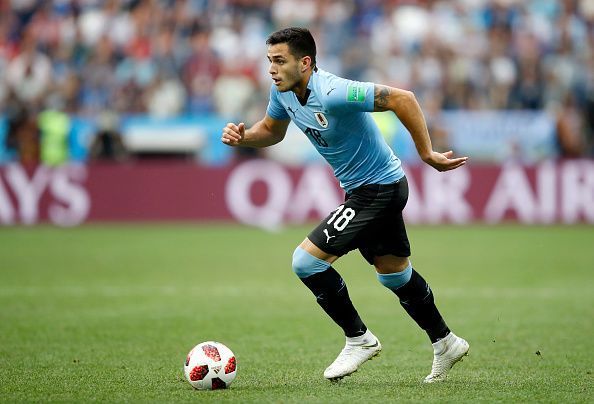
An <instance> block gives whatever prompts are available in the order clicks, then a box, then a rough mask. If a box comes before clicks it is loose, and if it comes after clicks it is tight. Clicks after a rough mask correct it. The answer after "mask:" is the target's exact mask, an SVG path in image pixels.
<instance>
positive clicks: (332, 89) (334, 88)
mask: <svg viewBox="0 0 594 404" xmlns="http://www.w3.org/2000/svg"><path fill="white" fill-rule="evenodd" d="M334 90H336V87H332V88H331V89H330V90H328V92H327V93H326V95H330V93H331V92H332V91H334Z"/></svg>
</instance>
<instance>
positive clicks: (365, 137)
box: [266, 69, 404, 192]
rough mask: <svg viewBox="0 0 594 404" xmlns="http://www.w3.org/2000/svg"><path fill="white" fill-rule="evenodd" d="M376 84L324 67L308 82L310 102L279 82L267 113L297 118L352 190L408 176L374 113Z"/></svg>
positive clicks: (295, 121) (308, 135) (272, 115)
mask: <svg viewBox="0 0 594 404" xmlns="http://www.w3.org/2000/svg"><path fill="white" fill-rule="evenodd" d="M373 104H374V84H373V83H363V82H358V81H351V80H346V79H343V78H341V77H338V76H335V75H333V74H331V73H328V72H325V71H323V70H321V69H317V71H315V72H313V73H312V75H311V77H310V79H309V83H307V97H306V100H305V104H304V105H303V104H301V102H300V101H299V99H298V98H297V95H296V94H295V93H294V92H293V91H286V92H282V93H281V92H279V91H278V90H277V89H276V86H275V85H274V84H273V85H272V88H271V90H270V101H269V103H268V109H267V111H266V113H267V114H268V115H269V116H270V117H271V118H273V119H277V120H285V119H292V120H293V122H294V123H295V124H296V125H297V126H298V127H299V129H301V130H302V131H303V133H305V134H306V135H307V137H308V139H309V140H310V142H311V143H312V144H313V145H314V147H315V148H316V149H317V150H318V152H319V153H320V154H321V155H322V156H323V157H324V158H325V159H326V161H327V162H328V163H329V164H330V166H332V169H333V170H334V175H335V176H336V178H338V180H339V181H340V186H341V187H342V188H343V189H344V190H345V191H347V192H349V191H351V190H353V189H354V188H357V187H359V186H361V185H367V184H390V183H393V182H395V181H397V180H399V179H400V178H402V177H403V176H404V172H403V171H402V167H401V164H400V160H399V159H398V158H397V157H396V156H395V155H394V153H393V152H392V149H390V147H389V146H388V145H387V143H386V142H385V141H384V139H383V137H382V135H381V133H380V131H379V128H378V127H377V125H376V124H375V122H374V120H373V118H372V117H371V114H370V113H369V112H372V111H373Z"/></svg>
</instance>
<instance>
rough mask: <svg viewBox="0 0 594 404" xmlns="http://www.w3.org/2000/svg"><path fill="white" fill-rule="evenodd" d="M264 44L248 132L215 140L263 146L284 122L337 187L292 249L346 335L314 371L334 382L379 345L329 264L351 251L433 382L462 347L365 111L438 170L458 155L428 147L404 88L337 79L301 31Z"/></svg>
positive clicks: (279, 136)
mask: <svg viewBox="0 0 594 404" xmlns="http://www.w3.org/2000/svg"><path fill="white" fill-rule="evenodd" d="M266 44H267V45H268V60H269V62H270V68H269V73H270V75H271V77H272V81H273V84H272V85H271V90H270V101H269V104H268V109H267V111H266V115H265V116H264V118H263V119H262V120H261V121H259V122H257V123H256V124H254V125H253V126H252V127H251V128H249V129H246V127H245V124H244V123H239V124H235V123H228V124H227V126H226V127H225V128H224V129H223V133H222V138H221V140H222V142H223V143H225V144H227V145H229V146H249V147H266V146H270V145H273V144H276V143H278V142H280V141H281V140H283V138H284V136H285V133H286V131H287V126H288V125H289V122H290V121H291V120H293V122H294V123H295V124H296V125H297V126H298V127H299V128H300V129H301V130H302V131H303V133H304V134H305V135H306V136H307V138H308V139H309V140H310V142H311V143H312V144H313V146H314V147H315V148H316V149H317V151H318V152H319V153H320V154H321V155H322V156H323V157H324V158H325V159H326V161H327V162H328V163H329V164H330V166H332V168H333V170H334V174H335V176H336V177H337V179H338V180H339V181H340V185H341V187H342V188H343V189H344V190H345V192H346V198H345V202H344V203H343V204H341V205H340V206H338V207H337V208H336V209H335V210H334V211H333V212H331V213H330V214H329V215H328V217H326V218H325V219H324V220H323V221H322V222H321V223H320V224H319V225H318V226H317V227H316V228H315V229H314V230H313V231H312V232H311V233H310V234H309V235H308V236H307V238H306V239H305V240H303V242H302V243H301V244H300V245H299V246H298V247H297V248H296V249H295V252H294V253H293V262H292V265H293V271H294V272H295V274H296V275H297V276H298V277H299V279H300V280H301V281H302V282H303V283H304V284H305V285H306V286H307V287H308V288H309V289H310V290H311V291H312V292H313V294H314V295H315V297H316V299H317V303H318V304H319V305H320V306H321V307H322V309H323V310H324V311H325V312H326V313H327V314H328V315H329V316H330V317H331V318H332V320H334V322H335V323H336V324H337V325H338V326H340V327H341V328H342V330H343V331H344V334H345V336H346V345H345V347H344V349H343V350H342V351H341V352H340V354H339V355H338V357H337V358H336V360H335V361H334V362H333V363H332V364H331V365H330V366H328V368H327V369H326V370H325V371H324V377H326V378H327V379H329V380H338V379H341V378H343V377H345V376H348V375H350V374H351V373H353V372H355V371H356V370H357V369H358V368H359V366H361V365H362V364H363V363H364V362H366V361H367V360H369V359H371V358H372V357H374V356H376V355H377V354H379V352H380V350H381V348H382V347H381V344H380V342H379V340H378V339H377V338H376V337H375V336H374V335H373V334H372V333H371V331H370V330H369V329H368V328H367V326H366V325H365V324H364V323H363V320H361V317H360V316H359V314H358V313H357V310H356V309H355V307H354V306H353V303H352V302H351V299H350V297H349V294H348V291H347V287H346V285H345V282H344V280H343V279H342V277H341V276H340V275H339V274H338V272H337V271H336V270H335V269H334V268H333V266H332V265H333V263H334V262H335V261H336V260H337V259H338V258H339V257H341V256H342V255H344V254H346V253H348V252H349V251H351V250H354V249H359V251H360V252H361V254H362V255H363V257H365V259H366V260H367V261H368V262H369V264H371V265H373V266H375V270H376V272H377V278H378V280H379V282H380V283H381V284H382V285H384V286H385V287H386V288H388V289H390V290H391V291H392V292H393V293H395V294H396V296H397V297H398V298H399V300H400V304H401V305H402V307H403V308H404V310H406V312H407V313H408V314H409V315H410V316H411V317H412V318H413V320H414V321H415V322H416V323H417V324H418V325H419V327H421V328H422V329H423V330H425V332H426V333H427V335H428V336H429V339H430V340H431V343H432V344H433V352H434V359H433V366H432V369H431V373H430V374H429V375H428V376H427V377H426V378H425V380H424V381H425V382H427V383H432V382H435V381H440V380H443V379H444V378H445V377H446V375H447V373H448V371H449V370H450V369H451V368H452V366H453V365H454V364H455V363H456V362H458V361H460V360H461V359H462V357H463V356H464V355H466V354H467V352H468V348H469V345H468V343H467V342H466V341H465V340H464V339H462V338H460V337H458V336H456V335H455V334H454V333H453V332H451V331H450V329H449V328H448V326H447V325H446V323H445V321H444V320H443V318H442V316H441V314H440V313H439V311H438V310H437V307H436V306H435V303H434V300H433V293H432V291H431V288H430V287H429V285H428V284H427V282H426V281H425V279H423V277H422V276H421V275H419V273H418V272H416V271H415V270H414V269H413V267H412V264H411V262H410V260H409V256H410V245H409V241H408V237H407V235H406V229H405V225H404V221H403V218H402V210H403V209H404V206H405V205H406V201H407V199H408V184H407V180H406V177H405V175H404V172H403V170H402V167H401V164H400V160H399V159H398V158H397V157H396V156H395V155H394V153H393V152H392V150H391V149H390V147H389V146H388V145H387V144H386V143H385V141H384V139H383V138H382V136H381V134H380V132H379V129H378V128H377V126H376V125H375V123H374V121H373V119H372V117H371V114H370V113H369V112H372V111H392V112H394V113H395V114H396V115H397V116H398V118H399V119H400V120H401V121H402V123H403V124H404V126H405V127H406V128H407V129H408V131H409V132H410V134H411V136H412V139H413V140H414V143H415V146H416V149H417V151H418V153H419V155H420V157H421V158H422V159H423V161H424V162H425V163H427V164H429V165H430V166H432V167H434V168H435V169H437V170H439V171H447V170H452V169H455V168H458V167H461V166H462V165H464V164H465V163H466V161H467V157H459V158H453V153H452V151H448V152H445V153H438V152H435V151H433V150H432V146H431V141H430V139H429V134H428V131H427V125H426V122H425V118H424V116H423V113H422V111H421V108H420V106H419V104H418V103H417V101H416V99H415V96H414V95H413V93H411V92H409V91H405V90H400V89H397V88H392V87H389V86H384V85H379V84H374V83H367V82H357V81H351V80H347V79H344V78H341V77H337V76H335V75H333V74H331V73H328V72H326V71H324V70H322V69H320V68H318V67H317V65H316V44H315V41H314V38H313V37H312V35H311V33H310V32H309V31H308V30H307V29H304V28H287V29H282V30H280V31H277V32H274V33H273V34H271V35H270V36H269V37H268V39H267V40H266Z"/></svg>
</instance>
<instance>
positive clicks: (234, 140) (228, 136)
mask: <svg viewBox="0 0 594 404" xmlns="http://www.w3.org/2000/svg"><path fill="white" fill-rule="evenodd" d="M244 137H245V124H244V123H243V122H241V123H240V124H239V125H235V124H234V123H231V122H229V123H228V124H227V126H225V127H224V128H223V135H222V137H221V141H222V142H223V143H225V144H226V145H229V146H238V145H240V144H241V142H243V138H244Z"/></svg>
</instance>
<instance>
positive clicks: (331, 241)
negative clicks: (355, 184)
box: [308, 177, 410, 265]
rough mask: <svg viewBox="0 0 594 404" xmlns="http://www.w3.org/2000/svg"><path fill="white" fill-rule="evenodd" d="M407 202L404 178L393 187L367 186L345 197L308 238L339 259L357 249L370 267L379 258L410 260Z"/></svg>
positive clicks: (406, 186) (406, 185)
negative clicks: (384, 256)
mask: <svg viewBox="0 0 594 404" xmlns="http://www.w3.org/2000/svg"><path fill="white" fill-rule="evenodd" d="M407 200H408V181H407V180H406V177H402V178H401V179H400V180H398V181H396V182H395V183H393V184H385V185H383V184H370V185H363V186H361V187H359V188H355V189H354V190H353V191H352V192H350V193H347V195H346V198H345V202H344V203H343V204H342V205H340V206H339V207H338V208H336V209H335V210H334V211H333V212H332V213H331V214H329V215H328V217H326V218H325V219H324V220H323V221H322V222H320V224H319V225H318V227H316V228H315V229H314V230H313V231H312V232H311V233H309V235H308V238H309V239H310V240H311V241H312V242H313V243H314V244H315V245H316V246H317V247H318V248H319V249H321V250H322V251H324V252H326V253H328V254H332V255H337V256H341V255H344V254H346V253H348V252H349V251H352V250H354V249H356V248H358V249H359V251H360V252H361V254H362V255H363V257H365V259H366V260H367V261H368V262H369V263H370V264H372V265H373V258H374V257H375V256H381V255H388V254H391V255H396V256H398V257H409V256H410V243H409V242H408V237H407V235H406V228H405V226H404V219H403V218H402V210H403V209H404V207H405V206H406V201H407Z"/></svg>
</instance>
